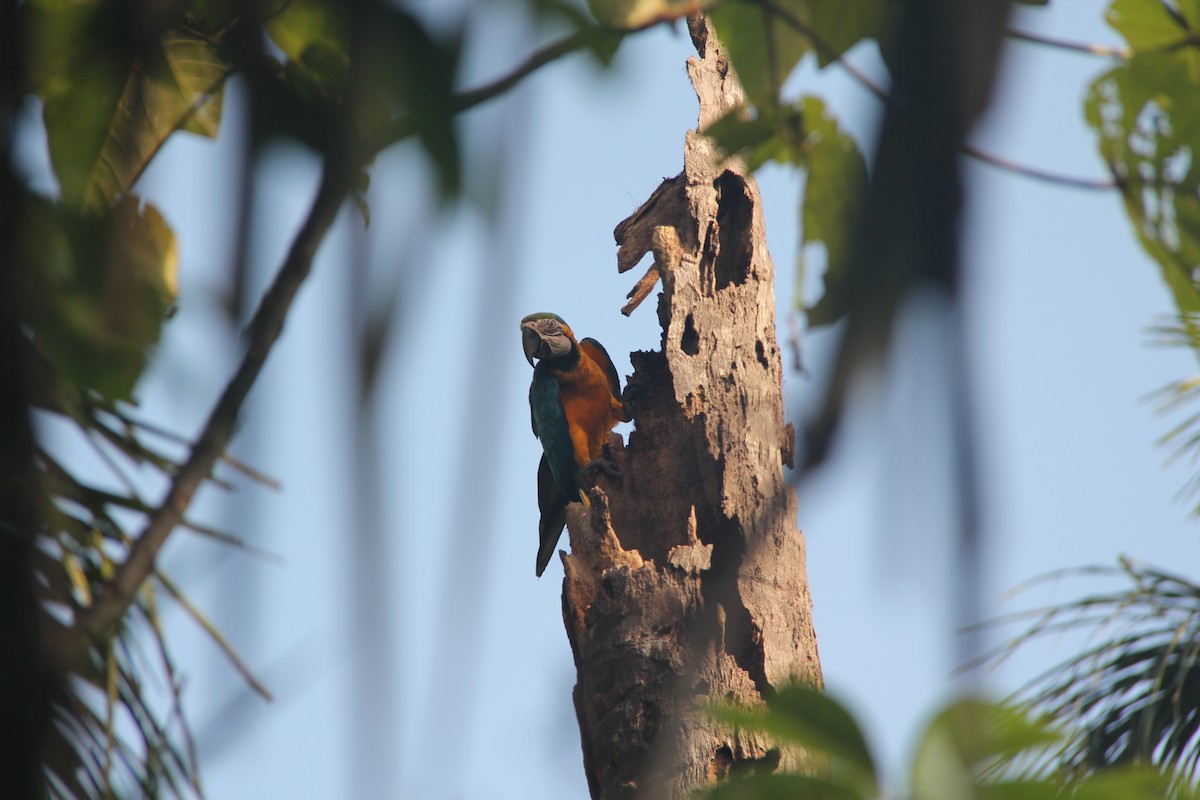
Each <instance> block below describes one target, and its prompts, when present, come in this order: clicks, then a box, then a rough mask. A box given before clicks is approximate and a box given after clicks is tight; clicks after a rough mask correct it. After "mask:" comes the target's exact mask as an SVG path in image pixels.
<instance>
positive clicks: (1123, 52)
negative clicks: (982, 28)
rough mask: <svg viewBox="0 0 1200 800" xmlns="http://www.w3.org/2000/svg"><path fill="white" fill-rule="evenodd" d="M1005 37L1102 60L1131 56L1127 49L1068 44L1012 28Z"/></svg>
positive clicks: (1050, 37) (1087, 44) (1103, 45)
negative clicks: (1085, 54)
mask: <svg viewBox="0 0 1200 800" xmlns="http://www.w3.org/2000/svg"><path fill="white" fill-rule="evenodd" d="M1006 35H1007V36H1008V38H1010V39H1016V40H1017V41H1019V42H1030V43H1032V44H1042V45H1046V46H1047V47H1057V48H1058V49H1060V50H1070V51H1072V52H1075V53H1088V54H1090V55H1094V56H1102V57H1104V58H1121V59H1127V58H1129V57H1130V55H1131V54H1132V52H1131V51H1130V49H1129V48H1128V47H1119V46H1116V45H1108V44H1089V43H1086V42H1069V41H1067V40H1066V39H1057V38H1055V37H1053V36H1043V35H1042V34H1040V33H1028V32H1026V31H1018V30H1015V29H1013V28H1009V29H1008V32H1007V34H1006Z"/></svg>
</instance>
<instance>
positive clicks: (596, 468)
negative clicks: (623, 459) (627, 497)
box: [579, 456, 622, 484]
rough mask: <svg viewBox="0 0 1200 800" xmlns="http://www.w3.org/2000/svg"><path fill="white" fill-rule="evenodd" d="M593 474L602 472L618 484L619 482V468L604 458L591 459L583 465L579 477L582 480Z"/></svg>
mask: <svg viewBox="0 0 1200 800" xmlns="http://www.w3.org/2000/svg"><path fill="white" fill-rule="evenodd" d="M593 472H603V473H604V474H605V475H607V476H608V477H610V478H612V479H613V480H614V481H616V482H617V483H618V484H619V483H620V482H621V478H622V476H621V468H620V467H618V466H617V465H616V464H615V463H614V462H613V461H611V460H610V459H607V458H605V457H604V456H600V457H598V458H593V459H592V460H591V461H589V462H588V463H586V464H584V465H583V469H581V470H579V477H580V478H583V477H585V476H587V475H590V474H591V473H593Z"/></svg>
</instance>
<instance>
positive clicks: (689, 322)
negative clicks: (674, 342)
mask: <svg viewBox="0 0 1200 800" xmlns="http://www.w3.org/2000/svg"><path fill="white" fill-rule="evenodd" d="M679 349H681V350H683V352H685V353H687V354H688V355H689V356H694V355H696V354H697V353H699V352H700V334H699V332H698V331H697V330H696V320H695V319H693V318H692V315H691V314H688V315H687V319H686V320H684V321H683V336H682V337H681V338H680V340H679Z"/></svg>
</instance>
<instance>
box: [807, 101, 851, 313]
mask: <svg viewBox="0 0 1200 800" xmlns="http://www.w3.org/2000/svg"><path fill="white" fill-rule="evenodd" d="M800 108H801V117H802V119H803V127H804V139H803V142H802V144H801V147H800V148H799V150H798V153H797V155H798V161H799V163H800V165H801V166H803V167H805V169H806V171H807V174H808V177H807V179H806V181H805V184H804V198H803V200H802V205H801V211H800V223H801V226H802V229H803V236H802V238H801V247H807V246H809V245H811V244H813V243H815V242H820V243H822V244H823V245H824V246H825V277H824V284H825V292H824V294H823V295H822V296H821V298H820V300H818V301H817V303H816V304H815V305H814V306H812V307H810V308H809V310H808V324H809V326H810V327H816V326H819V325H827V324H829V323H832V322H836V321H837V320H838V319H840V318H841V317H842V316H843V315H844V314H845V313H846V311H847V309H848V308H849V305H850V297H849V289H848V280H847V279H848V276H849V272H850V259H851V258H852V257H853V237H854V235H855V233H856V232H857V230H858V221H859V214H860V212H861V204H862V202H863V199H864V198H865V197H866V191H867V165H866V161H865V160H864V159H863V157H862V153H861V152H859V149H858V144H857V143H856V142H855V141H854V139H853V138H852V137H851V136H850V135H849V134H847V133H846V132H845V131H843V130H842V129H841V128H840V127H839V126H838V124H837V120H835V119H834V118H833V117H831V116H830V115H829V113H828V112H827V110H826V108H825V104H824V103H823V102H821V100H820V99H818V98H816V97H805V98H804V99H803V101H802V102H801V106H800ZM798 280H799V281H800V282H801V285H803V280H804V269H803V260H802V261H801V269H800V275H799V277H798Z"/></svg>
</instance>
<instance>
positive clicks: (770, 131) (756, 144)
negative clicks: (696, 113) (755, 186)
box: [704, 107, 801, 172]
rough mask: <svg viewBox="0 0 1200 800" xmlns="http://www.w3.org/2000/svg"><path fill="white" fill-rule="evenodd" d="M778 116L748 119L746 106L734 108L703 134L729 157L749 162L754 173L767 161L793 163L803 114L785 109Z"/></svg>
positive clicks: (747, 164) (749, 166) (748, 166)
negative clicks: (793, 151) (794, 149)
mask: <svg viewBox="0 0 1200 800" xmlns="http://www.w3.org/2000/svg"><path fill="white" fill-rule="evenodd" d="M782 111H783V113H782V114H780V115H778V116H770V117H767V116H763V115H758V116H755V117H749V116H748V114H749V111H748V110H747V109H746V108H744V107H739V108H735V109H733V110H732V111H730V112H729V113H727V114H725V116H723V117H721V118H720V119H718V120H717V121H716V122H714V123H713V124H711V125H709V126H708V128H707V129H705V131H704V135H705V136H709V137H711V138H712V139H713V141H715V142H716V144H717V147H719V148H721V151H722V152H724V153H725V154H726V155H727V156H735V155H736V156H741V157H743V158H745V159H746V166H747V168H748V169H749V170H750V171H751V172H753V171H755V170H756V169H758V168H759V167H761V166H762V165H763V164H765V163H766V162H768V161H778V162H780V163H789V162H794V161H795V158H794V157H793V154H792V150H793V148H795V146H796V143H797V141H798V140H799V138H800V132H799V131H800V127H801V121H800V115H799V113H798V112H795V111H794V110H793V109H782Z"/></svg>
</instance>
